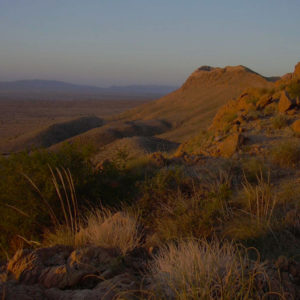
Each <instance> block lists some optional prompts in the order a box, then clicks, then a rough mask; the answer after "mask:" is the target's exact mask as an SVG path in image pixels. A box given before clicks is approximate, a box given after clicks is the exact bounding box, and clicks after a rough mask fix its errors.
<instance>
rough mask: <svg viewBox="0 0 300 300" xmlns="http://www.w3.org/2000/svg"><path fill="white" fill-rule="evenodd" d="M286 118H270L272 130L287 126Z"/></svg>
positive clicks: (283, 116) (281, 116)
mask: <svg viewBox="0 0 300 300" xmlns="http://www.w3.org/2000/svg"><path fill="white" fill-rule="evenodd" d="M288 120H289V119H288V117H287V116H285V115H277V116H275V117H274V118H272V126H273V128H274V129H282V128H285V127H286V126H288Z"/></svg>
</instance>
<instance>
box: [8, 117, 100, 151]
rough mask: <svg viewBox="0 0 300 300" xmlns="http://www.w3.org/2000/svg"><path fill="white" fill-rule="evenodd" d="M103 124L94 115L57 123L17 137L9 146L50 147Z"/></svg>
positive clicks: (12, 147)
mask: <svg viewBox="0 0 300 300" xmlns="http://www.w3.org/2000/svg"><path fill="white" fill-rule="evenodd" d="M102 125H103V120H102V119H100V118H98V117H93V116H91V117H82V118H79V119H75V120H71V121H67V122H62V123H56V124H53V125H51V126H49V127H47V128H46V129H43V130H41V131H38V132H35V133H30V135H25V136H22V137H21V138H19V139H16V140H15V141H14V142H13V144H12V145H11V147H8V148H10V149H11V151H20V150H24V149H31V148H35V147H50V146H51V145H54V144H56V143H59V142H61V141H64V140H66V139H68V138H70V137H73V136H75V135H77V134H80V133H83V132H86V131H88V130H90V129H92V128H95V127H99V126H102Z"/></svg>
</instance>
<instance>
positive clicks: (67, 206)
mask: <svg viewBox="0 0 300 300" xmlns="http://www.w3.org/2000/svg"><path fill="white" fill-rule="evenodd" d="M49 169H50V172H51V174H52V182H53V184H54V187H55V190H56V193H57V196H58V198H59V201H60V204H61V208H62V211H63V214H64V218H65V224H66V226H67V227H68V228H69V229H70V231H71V233H72V235H73V234H75V233H76V232H77V231H78V221H79V220H78V201H77V197H76V192H75V187H74V182H73V178H72V175H71V172H70V170H69V169H68V170H66V169H64V168H63V169H62V171H61V170H60V169H59V168H56V169H55V171H56V174H55V172H54V171H53V169H52V168H51V167H50V166H49ZM66 181H67V183H66ZM60 184H61V186H62V188H61V187H60ZM61 189H62V191H61ZM63 194H64V197H63Z"/></svg>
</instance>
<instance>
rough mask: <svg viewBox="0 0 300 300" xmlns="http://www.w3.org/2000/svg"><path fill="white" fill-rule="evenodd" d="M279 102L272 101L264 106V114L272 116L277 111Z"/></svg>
mask: <svg viewBox="0 0 300 300" xmlns="http://www.w3.org/2000/svg"><path fill="white" fill-rule="evenodd" d="M276 105H277V104H276V103H271V104H269V105H267V106H266V107H265V108H264V111H263V114H264V116H270V115H273V114H275V113H276V112H277V106H276Z"/></svg>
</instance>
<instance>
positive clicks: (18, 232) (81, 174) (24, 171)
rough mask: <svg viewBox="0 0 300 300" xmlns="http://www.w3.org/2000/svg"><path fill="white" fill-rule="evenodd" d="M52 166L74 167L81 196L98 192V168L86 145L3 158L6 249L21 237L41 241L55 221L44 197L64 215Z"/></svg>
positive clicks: (0, 212) (0, 214)
mask: <svg viewBox="0 0 300 300" xmlns="http://www.w3.org/2000/svg"><path fill="white" fill-rule="evenodd" d="M49 166H51V167H52V168H54V169H55V168H56V167H63V168H65V169H66V170H67V169H69V170H70V172H71V173H72V175H73V179H74V185H75V186H76V191H77V195H78V196H79V198H80V199H82V198H81V197H82V196H83V195H84V197H86V198H89V197H91V199H92V198H93V196H94V195H95V191H96V190H97V187H96V186H95V185H94V183H93V176H94V175H93V174H94V171H93V168H92V165H91V164H90V162H89V157H88V154H87V153H84V151H83V148H82V149H80V150H79V149H77V148H76V147H75V146H71V145H66V146H64V147H62V149H61V150H59V151H58V152H49V151H46V150H38V151H35V152H33V153H30V154H28V153H25V152H23V153H17V154H13V155H11V156H9V157H7V158H2V159H1V162H0V177H1V181H0V194H1V198H0V206H1V209H0V228H1V236H0V243H1V245H2V247H3V248H4V249H6V250H8V249H9V248H11V246H12V245H16V244H18V243H17V242H16V240H18V239H19V237H20V236H22V237H24V238H26V239H28V240H38V239H39V236H40V235H41V234H42V232H43V230H44V228H45V227H47V226H49V225H50V224H52V221H51V216H50V215H49V207H47V205H45V201H44V200H43V199H46V200H47V202H48V203H49V204H50V205H51V207H52V208H53V210H54V213H55V215H56V217H57V219H59V220H61V219H63V218H64V216H63V211H62V210H61V207H60V202H59V199H58V197H57V193H56V189H55V186H54V185H53V182H52V176H51V171H50V169H49ZM28 179H30V180H31V181H32V182H33V183H34V184H35V186H36V187H38V189H39V191H40V192H38V191H37V189H36V188H34V186H33V185H32V184H31V183H30V181H29V180H28ZM41 195H42V197H41ZM86 198H85V199H86ZM82 204H83V203H82V202H81V203H79V205H82ZM11 250H12V251H15V250H16V249H11Z"/></svg>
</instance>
